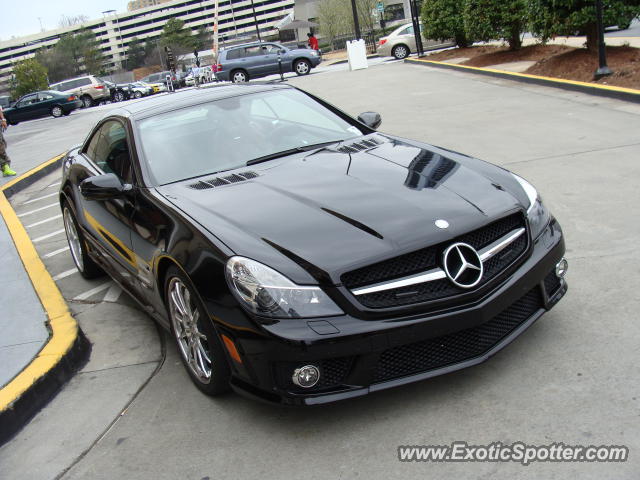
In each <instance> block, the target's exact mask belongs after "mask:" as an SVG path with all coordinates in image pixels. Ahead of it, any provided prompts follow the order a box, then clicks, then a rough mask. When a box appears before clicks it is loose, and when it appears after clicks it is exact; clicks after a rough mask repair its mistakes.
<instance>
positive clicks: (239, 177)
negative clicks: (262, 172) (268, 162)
mask: <svg viewBox="0 0 640 480" xmlns="http://www.w3.org/2000/svg"><path fill="white" fill-rule="evenodd" d="M257 176H258V174H257V173H256V172H242V173H234V174H232V175H227V176H226V177H213V178H207V179H206V180H200V181H199V182H197V183H192V184H191V185H189V188H193V189H194V190H207V189H209V188H215V187H222V186H223V185H229V184H231V183H238V182H244V181H245V180H251V179H252V178H256V177H257Z"/></svg>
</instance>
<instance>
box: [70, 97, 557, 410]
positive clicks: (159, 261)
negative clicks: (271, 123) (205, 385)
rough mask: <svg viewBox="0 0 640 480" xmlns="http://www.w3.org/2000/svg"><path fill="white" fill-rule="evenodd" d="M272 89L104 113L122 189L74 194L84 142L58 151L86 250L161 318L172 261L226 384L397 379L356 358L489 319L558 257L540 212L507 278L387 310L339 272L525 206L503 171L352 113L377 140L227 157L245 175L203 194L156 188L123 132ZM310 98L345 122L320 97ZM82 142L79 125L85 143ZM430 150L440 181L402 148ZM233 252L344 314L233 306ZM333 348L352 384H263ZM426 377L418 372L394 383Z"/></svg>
mask: <svg viewBox="0 0 640 480" xmlns="http://www.w3.org/2000/svg"><path fill="white" fill-rule="evenodd" d="M273 88H290V87H285V86H227V87H216V89H214V90H212V91H210V92H208V93H206V92H196V93H190V92H184V94H183V96H182V97H179V98H176V99H173V101H172V103H171V104H169V103H168V102H166V101H164V100H162V99H161V100H158V101H155V102H153V101H147V102H149V103H147V104H145V105H146V106H147V108H142V107H141V106H140V107H139V108H138V109H136V102H134V103H133V104H132V106H130V107H128V108H129V110H124V109H120V110H118V111H116V112H114V113H113V114H112V115H111V116H110V117H109V118H112V119H113V118H115V119H117V120H118V121H120V122H122V123H123V125H125V127H126V129H127V133H128V138H129V139H130V142H129V154H130V157H131V159H132V162H133V165H134V172H133V177H134V180H133V182H132V183H133V184H134V186H133V188H131V189H129V190H128V191H127V192H123V194H122V195H120V196H118V197H115V198H112V199H109V200H104V201H91V200H86V199H84V198H83V196H82V195H81V194H80V192H79V190H78V186H79V185H80V184H81V182H82V181H83V180H85V179H87V178H89V177H91V176H95V175H99V174H101V173H102V172H101V171H100V170H99V168H98V167H97V166H96V165H95V164H94V163H93V162H92V161H91V160H90V159H88V158H87V157H86V156H85V155H84V154H83V148H85V147H86V142H85V146H84V147H81V148H79V149H75V150H72V151H71V152H69V154H68V155H67V158H66V159H65V162H64V174H63V183H62V187H61V200H64V199H67V200H68V201H69V202H70V203H71V204H72V206H73V208H74V210H75V212H76V215H77V218H78V220H79V224H80V226H81V228H82V231H83V232H84V234H85V237H86V239H87V241H88V243H89V244H90V246H91V247H92V248H91V249H90V250H91V251H92V256H93V257H94V258H95V260H96V261H97V262H98V263H99V264H100V265H102V266H103V267H104V268H105V270H107V271H108V273H109V274H110V275H111V276H112V277H113V278H114V280H116V281H117V282H118V283H119V284H120V285H122V286H123V287H124V288H125V290H126V291H128V292H129V293H130V294H131V295H132V296H133V297H134V298H135V299H136V300H137V301H138V302H140V304H141V305H142V306H144V308H145V309H146V311H148V312H149V313H150V314H151V315H152V316H153V317H154V318H155V319H156V320H157V321H159V322H160V323H161V324H162V325H163V326H165V327H166V328H169V322H168V319H167V313H166V310H165V305H164V273H165V272H166V270H167V268H168V267H169V266H170V265H172V264H173V265H176V266H178V268H180V269H182V270H183V271H184V272H185V273H186V274H187V275H188V276H189V278H190V279H191V280H192V282H193V284H194V285H195V286H196V288H197V292H198V294H199V296H200V298H201V300H202V301H203V303H204V305H205V306H206V309H207V311H208V313H209V314H210V316H211V319H212V321H213V322H214V325H215V327H216V330H217V331H218V333H220V334H222V333H224V334H225V335H226V336H228V337H229V338H231V339H232V340H233V341H234V342H235V344H236V346H237V348H238V350H239V351H240V354H241V355H242V358H243V362H242V364H239V363H237V362H235V361H233V360H232V359H231V358H230V357H229V358H228V359H227V360H228V362H229V365H230V367H231V369H232V372H233V378H232V385H233V386H234V388H235V389H237V390H238V391H241V392H242V393H244V394H247V395H250V396H254V397H256V398H261V399H263V400H269V401H276V402H282V403H288V404H310V403H324V402H326V401H333V400H338V399H342V398H348V397H351V396H358V395H362V394H364V393H367V392H368V391H370V390H375V389H380V388H384V386H385V385H387V386H393V385H395V384H397V383H402V381H399V380H398V381H392V382H385V383H384V384H377V385H373V386H372V385H371V380H372V379H371V375H370V373H369V374H368V373H367V372H369V370H370V366H369V367H367V365H369V364H371V362H373V361H374V360H375V358H376V355H377V354H379V352H381V351H382V350H384V349H386V348H389V346H393V345H402V344H406V343H411V342H415V341H418V340H421V339H424V338H432V337H437V336H440V335H444V334H447V333H450V332H453V331H458V330H462V329H466V328H471V327H473V326H475V325H479V324H482V323H483V322H486V321H487V320H488V319H490V318H492V317H493V316H494V315H495V314H496V313H497V312H499V311H501V310H502V309H504V308H506V307H507V306H509V305H511V304H512V303H513V302H514V301H516V300H517V299H518V298H520V297H521V296H522V295H523V294H525V293H526V292H528V291H530V290H531V289H532V288H536V286H537V285H542V283H541V282H543V279H544V278H545V276H546V275H547V274H548V273H549V272H550V271H552V270H553V268H554V266H555V264H556V263H557V262H558V261H559V260H560V258H562V256H563V254H564V241H563V238H562V233H561V230H560V228H559V226H558V224H557V222H556V221H555V220H552V222H551V223H550V224H549V225H548V226H547V227H546V229H545V230H544V232H543V233H542V235H540V236H539V237H538V238H537V239H532V238H529V242H530V244H531V248H530V249H529V251H528V253H527V256H526V258H524V259H522V260H521V261H520V262H519V264H518V265H514V266H513V267H512V268H511V270H510V272H509V275H508V276H507V277H506V278H504V277H502V278H500V279H499V281H497V282H493V283H490V284H489V285H485V286H483V287H482V288H479V289H478V290H474V291H472V292H469V293H468V294H466V295H464V296H463V297H462V298H460V297H456V298H453V299H444V300H443V301H438V302H429V303H428V304H415V305H411V306H408V307H401V308H393V309H367V308H364V307H362V306H361V305H358V302H357V301H356V300H355V299H354V298H353V295H352V294H351V293H350V292H349V291H348V290H347V289H346V288H345V287H344V286H343V285H342V284H341V281H340V277H341V275H342V274H343V273H344V272H347V271H350V270H353V269H355V268H358V267H360V266H363V265H368V264H370V263H372V262H377V261H380V260H384V259H386V258H393V257H396V256H398V255H401V254H402V253H405V252H411V251H414V250H416V249H419V248H421V247H424V246H426V245H432V244H436V243H440V242H445V241H451V240H453V239H455V238H456V237H458V236H459V235H461V234H462V233H465V232H467V231H470V230H473V229H475V228H477V227H480V226H482V225H485V224H487V223H489V222H490V221H492V220H494V219H497V218H500V217H503V216H505V215H507V214H509V213H513V212H521V211H523V210H524V207H523V205H526V204H527V199H526V196H525V194H524V192H523V191H522V189H521V188H520V186H519V184H518V183H517V181H516V180H515V179H514V177H513V176H512V175H511V174H510V173H509V172H507V171H506V170H503V169H500V168H498V167H495V166H492V165H490V164H487V163H485V162H482V161H480V160H477V159H473V158H470V157H466V156H464V155H461V154H458V153H455V152H451V151H449V150H445V149H441V148H438V147H435V146H432V145H427V144H422V143H419V142H414V141H410V140H405V139H400V138H397V137H393V136H389V135H382V134H378V133H374V132H373V131H371V130H368V129H367V127H365V126H363V125H362V124H360V123H358V122H357V121H356V120H353V119H350V122H351V123H352V124H354V125H357V126H358V127H359V128H361V129H362V130H363V131H364V132H366V133H367V135H368V137H369V138H372V137H373V138H377V140H378V141H379V142H380V144H379V145H378V146H377V147H375V148H372V149H367V150H365V151H361V152H358V153H351V154H349V153H342V152H339V151H337V150H336V149H335V148H333V149H331V150H324V149H323V150H321V151H318V152H317V153H314V152H301V153H298V154H294V155H291V156H289V157H285V158H281V159H277V160H273V161H270V162H266V163H263V164H259V165H255V166H251V167H245V168H240V169H238V170H237V172H239V173H242V172H243V171H247V170H252V171H254V172H256V173H257V174H258V176H257V177H256V178H253V179H251V180H247V181H244V182H239V183H236V184H231V185H227V186H223V187H216V188H212V189H209V190H195V189H192V188H190V187H189V185H190V184H193V183H195V182H197V181H198V179H190V180H185V181H181V182H176V183H174V184H170V185H164V186H158V185H154V184H153V181H152V180H151V177H150V175H149V173H148V172H147V171H146V169H145V167H144V161H141V157H142V153H141V149H140V148H139V146H137V145H136V143H135V140H136V138H137V136H136V129H135V122H136V120H138V119H140V118H145V117H147V116H151V115H153V114H156V113H160V112H164V111H167V110H171V109H177V108H181V107H182V106H187V105H191V104H195V103H196V102H200V101H208V100H215V99H216V98H219V97H224V96H228V95H241V94H245V93H250V92H259V91H263V90H268V89H273ZM314 98H315V97H314ZM321 103H323V104H324V105H325V106H327V107H328V108H331V109H332V110H334V111H335V112H336V113H338V114H339V115H340V116H342V117H343V118H349V117H347V116H346V114H344V113H342V112H339V111H338V110H336V109H334V107H331V106H329V105H328V104H327V103H326V102H324V101H321ZM99 126H100V124H99V125H98V126H96V128H95V129H94V130H93V131H94V132H95V131H96V130H97V129H98V128H99ZM90 138H91V135H89V137H88V139H87V142H88V140H89V139H90ZM356 141H359V139H358V140H356ZM432 155H441V156H442V157H443V158H446V159H448V160H449V161H451V162H453V164H452V168H453V169H454V170H455V175H454V174H450V175H446V176H445V177H444V178H442V179H440V180H439V181H432V179H430V178H429V176H428V175H425V174H424V173H425V172H423V171H421V169H420V166H419V162H415V161H414V160H416V158H417V159H420V158H424V157H425V156H432ZM232 173H234V172H231V171H230V172H225V173H222V174H219V175H221V176H222V175H228V174H232ZM251 199H253V200H252V201H251ZM365 199H366V200H365ZM438 218H446V219H447V220H448V221H449V222H450V224H451V228H450V229H446V230H442V229H438V228H436V227H435V226H434V220H436V219H438ZM91 219H93V220H91ZM292 219H295V222H293V220H292ZM528 235H529V233H528ZM233 255H242V256H246V257H249V258H252V259H254V260H257V261H259V262H262V263H264V264H266V265H269V266H270V267H272V268H274V269H275V270H277V271H278V272H280V273H282V274H283V275H285V276H287V277H288V278H290V279H291V280H292V281H294V282H296V283H297V284H300V285H321V286H322V287H323V289H324V290H325V291H326V293H327V294H328V295H329V296H330V297H331V298H332V299H333V300H334V301H335V302H336V303H337V304H338V305H339V306H340V307H341V308H342V309H343V310H344V312H345V315H342V316H339V317H333V318H319V319H286V320H285V319H283V320H273V319H268V320H267V319H264V318H260V317H256V316H255V315H253V314H250V313H248V312H247V311H246V310H245V309H244V308H243V307H241V306H240V305H239V304H238V302H237V300H236V299H235V297H234V296H233V294H232V293H231V292H230V290H229V286H228V284H227V281H226V279H225V275H224V267H225V264H226V261H227V260H228V259H229V258H230V257H231V256H233ZM542 291H543V292H544V289H542ZM565 291H566V284H565V283H564V282H563V283H562V289H561V290H560V291H558V292H556V293H555V295H554V298H548V297H547V296H546V295H544V305H543V307H544V308H545V309H548V308H550V307H551V306H552V305H553V304H554V303H555V302H556V301H557V300H558V299H559V298H560V297H561V296H562V295H563V294H564V292H565ZM541 313H542V310H539V311H538V312H537V313H536V315H534V316H532V317H531V319H529V320H528V321H527V322H526V324H523V327H522V328H521V329H520V330H519V332H521V331H523V330H524V328H526V327H527V326H528V325H530V324H531V323H532V322H533V321H534V320H535V319H537V318H538V317H539V316H540V314H541ZM515 336H517V335H516V334H513V335H511V336H510V337H509V338H508V339H506V340H504V341H503V342H502V343H500V344H499V345H496V346H495V348H494V349H493V350H492V351H491V352H489V353H488V354H486V355H485V356H484V357H483V358H478V359H476V360H474V361H469V362H466V363H464V364H456V365H452V366H450V367H448V368H446V369H444V370H442V371H440V372H436V373H444V372H445V371H450V370H453V369H457V368H462V367H464V366H468V365H469V364H472V363H474V362H475V363H477V362H478V361H481V360H483V359H485V358H487V357H488V356H489V355H490V354H492V353H495V351H497V350H498V349H499V348H502V347H503V346H504V345H505V344H506V343H509V342H510V341H511V340H512V339H513V338H515ZM346 355H349V356H357V357H358V362H357V364H356V365H355V366H354V367H353V371H352V373H351V375H350V376H349V378H348V380H349V382H348V384H346V383H345V385H341V386H339V387H336V388H333V389H330V390H329V391H323V392H313V393H305V392H300V391H295V389H293V390H292V389H283V388H281V387H279V386H278V385H277V384H276V382H275V380H274V373H273V365H274V362H284V361H286V362H298V363H299V364H301V365H302V364H306V363H309V362H313V361H316V360H322V359H324V358H332V357H342V356H346ZM436 373H434V372H431V373H429V372H427V373H426V374H424V375H418V376H415V378H413V377H408V378H407V379H405V381H412V379H413V380H417V379H419V378H423V377H426V376H431V375H432V374H436Z"/></svg>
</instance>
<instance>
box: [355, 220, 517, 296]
mask: <svg viewBox="0 0 640 480" xmlns="http://www.w3.org/2000/svg"><path fill="white" fill-rule="evenodd" d="M525 232H526V230H525V229H524V228H518V229H516V230H512V231H511V232H509V233H507V234H506V235H503V236H502V237H500V238H499V239H497V240H496V241H495V242H493V243H491V244H489V245H487V246H486V247H484V248H483V249H482V250H480V251H479V252H478V254H479V255H480V260H482V262H483V263H484V262H486V261H488V260H489V259H490V258H492V257H494V256H495V255H497V254H498V253H500V252H501V251H502V250H504V249H505V248H507V247H508V246H509V245H511V244H512V243H513V242H514V241H515V240H517V239H518V238H519V237H520V236H521V235H523V234H524V233H525ZM443 278H446V274H445V273H444V270H442V269H441V268H433V269H431V270H428V271H426V272H421V273H417V274H414V275H410V276H408V277H404V278H399V279H396V280H392V281H387V282H380V283H377V284H374V285H368V286H364V287H360V288H356V289H353V290H351V293H353V294H354V295H366V294H368V293H375V292H382V291H385V290H393V289H396V288H402V287H408V286H410V285H418V284H421V283H427V282H433V281H435V280H441V279H443Z"/></svg>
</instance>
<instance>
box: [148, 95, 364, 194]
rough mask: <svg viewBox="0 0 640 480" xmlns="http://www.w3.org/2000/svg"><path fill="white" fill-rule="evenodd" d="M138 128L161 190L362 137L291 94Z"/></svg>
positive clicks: (205, 107)
mask: <svg viewBox="0 0 640 480" xmlns="http://www.w3.org/2000/svg"><path fill="white" fill-rule="evenodd" d="M138 128H139V135H140V144H141V145H142V150H143V153H144V157H145V159H146V162H147V165H148V166H149V170H150V171H151V174H152V175H153V177H154V178H155V180H156V182H157V183H158V184H160V185H164V184H167V183H171V182H176V181H179V180H184V179H186V178H193V177H198V176H201V175H206V174H211V173H216V172H221V171H224V170H231V169H234V168H239V167H241V166H244V165H246V164H247V162H249V161H250V160H254V159H256V158H262V157H266V156H269V155H273V154H276V153H278V152H283V151H286V150H292V149H296V148H305V147H308V146H310V145H315V144H322V143H327V142H333V141H335V142H339V141H342V140H347V139H350V138H355V137H358V136H360V135H363V133H365V132H363V131H362V130H360V128H358V127H356V126H354V125H352V124H350V123H348V122H347V121H346V120H344V119H342V118H341V117H339V116H338V115H336V114H335V113H333V112H332V111H331V110H329V109H327V108H325V107H324V106H323V105H321V104H319V103H317V102H316V101H315V100H313V99H311V98H310V97H308V96H307V95H305V94H304V93H302V92H300V91H298V90H293V89H292V90H289V89H287V90H277V91H270V92H262V93H255V94H250V95H243V96H238V97H232V98H225V99H221V100H216V101H213V102H210V103H204V104H201V105H195V106H191V107H187V108H183V109H181V110H177V111H173V112H168V113H164V114H161V115H157V116H154V117H150V118H147V119H144V120H142V121H140V122H139V127H138Z"/></svg>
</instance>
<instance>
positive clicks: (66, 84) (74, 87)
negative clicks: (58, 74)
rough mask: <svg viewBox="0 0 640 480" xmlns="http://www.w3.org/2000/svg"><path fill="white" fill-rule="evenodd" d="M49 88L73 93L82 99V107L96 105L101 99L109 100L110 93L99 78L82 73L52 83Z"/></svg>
mask: <svg viewBox="0 0 640 480" xmlns="http://www.w3.org/2000/svg"><path fill="white" fill-rule="evenodd" d="M49 88H50V89H51V90H57V91H58V92H62V93H68V94H70V95H75V96H76V97H78V98H79V99H80V100H81V101H82V106H83V107H84V108H88V107H91V106H92V105H96V104H98V103H100V102H101V101H103V100H109V99H110V98H111V93H110V92H109V88H108V87H107V86H106V85H105V83H104V81H103V80H102V79H101V78H98V77H95V76H93V75H83V76H82V77H76V78H70V79H68V80H63V81H62V82H58V83H54V84H52V85H51V86H50V87H49Z"/></svg>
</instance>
